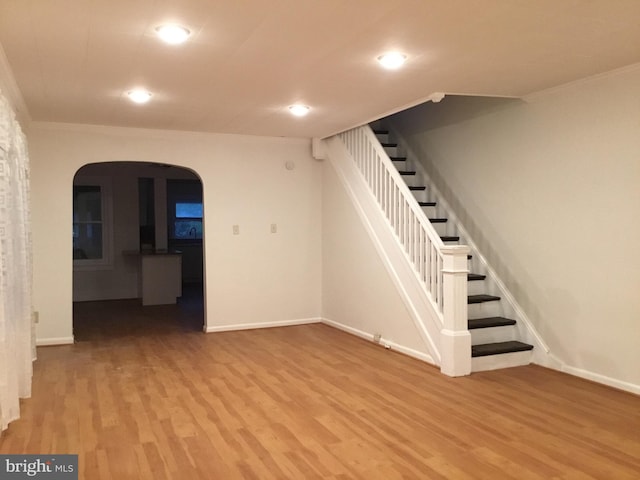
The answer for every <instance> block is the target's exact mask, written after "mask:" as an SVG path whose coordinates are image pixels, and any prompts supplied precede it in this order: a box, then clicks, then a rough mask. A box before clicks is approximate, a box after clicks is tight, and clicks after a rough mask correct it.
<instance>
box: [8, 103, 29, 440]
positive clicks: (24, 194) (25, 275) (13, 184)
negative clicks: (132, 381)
mask: <svg viewBox="0 0 640 480" xmlns="http://www.w3.org/2000/svg"><path fill="white" fill-rule="evenodd" d="M29 213H30V211H29V158H28V154H27V146H26V140H25V137H24V135H23V133H22V130H21V129H20V125H19V124H18V122H17V121H16V119H15V115H14V113H13V110H12V109H11V106H10V104H9V102H8V101H7V100H6V98H5V97H4V96H3V95H2V92H1V91H0V262H1V266H0V432H1V431H2V430H5V429H6V428H7V426H8V425H9V422H11V421H13V420H16V419H17V418H19V417H20V398H26V397H29V396H30V395H31V377H32V372H33V370H32V361H33V352H34V339H33V329H32V304H31V285H32V280H31V229H30V218H29Z"/></svg>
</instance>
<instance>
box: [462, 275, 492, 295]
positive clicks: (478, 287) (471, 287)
mask: <svg viewBox="0 0 640 480" xmlns="http://www.w3.org/2000/svg"><path fill="white" fill-rule="evenodd" d="M473 273H478V272H473ZM487 283H488V282H487V281H486V280H474V281H473V282H467V295H482V294H483V293H487Z"/></svg>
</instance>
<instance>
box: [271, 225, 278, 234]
mask: <svg viewBox="0 0 640 480" xmlns="http://www.w3.org/2000/svg"><path fill="white" fill-rule="evenodd" d="M271 233H278V225H276V224H275V223H272V224H271Z"/></svg>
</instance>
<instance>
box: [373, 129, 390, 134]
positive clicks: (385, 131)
mask: <svg viewBox="0 0 640 480" xmlns="http://www.w3.org/2000/svg"><path fill="white" fill-rule="evenodd" d="M373 133H375V134H376V135H388V134H389V130H379V129H376V130H374V131H373Z"/></svg>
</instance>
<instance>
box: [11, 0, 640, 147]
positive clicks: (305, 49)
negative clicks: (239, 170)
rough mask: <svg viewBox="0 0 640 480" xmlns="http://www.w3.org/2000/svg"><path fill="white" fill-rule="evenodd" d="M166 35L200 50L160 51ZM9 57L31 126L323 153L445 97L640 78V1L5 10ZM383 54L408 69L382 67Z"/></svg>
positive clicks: (216, 1) (246, 0)
mask: <svg viewBox="0 0 640 480" xmlns="http://www.w3.org/2000/svg"><path fill="white" fill-rule="evenodd" d="M165 21H176V22H179V23H181V24H184V25H186V26H188V27H189V28H190V29H191V30H192V32H193V35H192V36H191V38H190V40H189V41H188V42H187V43H185V44H183V45H181V46H167V45H165V44H163V43H161V42H160V41H158V39H157V38H156V36H155V35H154V27H156V26H157V25H158V24H160V23H163V22H165ZM0 44H1V45H2V47H3V49H4V53H5V55H6V60H7V61H8V64H9V68H10V70H11V71H12V72H13V76H14V78H15V81H16V83H17V85H18V87H19V91H20V92H21V94H22V99H23V101H24V104H25V105H26V109H27V110H28V113H27V115H28V118H30V119H31V120H33V121H46V122H67V123H81V124H95V125H114V126H124V127H142V128H157V129H172V130H189V131H205V132H220V133H234V134H251V135H273V136H290V137H324V136H327V135H330V134H333V133H336V132H339V131H342V130H345V129H348V128H350V127H353V126H355V125H359V124H362V123H365V122H367V121H370V120H373V119H375V118H379V117H381V116H384V115H386V114H390V113H394V112H396V111H399V110H401V109H403V108H406V107H409V106H412V105H415V104H418V103H421V102H423V101H425V100H426V99H428V97H429V96H430V95H431V94H433V93H435V92H446V93H453V94H473V95H489V96H514V97H521V96H524V95H527V94H530V93H533V92H536V91H540V90H543V89H546V88H549V87H553V86H556V85H560V84H563V83H567V82H570V81H573V80H576V79H580V78H584V77H587V76H591V75H594V74H598V73H601V72H606V71H609V70H612V69H615V68H618V67H622V66H626V65H630V64H633V63H638V62H640V1H639V0H181V1H170V0H55V1H46V0H0ZM388 50H400V51H402V52H404V53H406V54H407V55H408V61H407V63H406V64H405V67H404V68H402V69H401V70H397V71H386V70H382V69H381V68H380V67H379V66H378V65H377V62H376V57H377V56H378V55H380V54H381V53H383V52H385V51H388ZM0 53H1V52H0ZM136 86H143V87H146V88H148V89H149V90H150V91H152V92H153V94H154V96H153V98H152V101H151V102H149V103H148V104H145V105H135V104H133V103H131V102H130V101H129V100H128V99H127V98H126V96H125V93H126V92H127V91H128V90H130V89H131V88H133V87H136ZM296 102H301V103H305V104H308V105H310V106H311V107H312V110H311V113H310V114H309V115H308V116H306V117H304V118H296V117H293V116H291V115H290V114H289V112H288V111H287V106H288V105H290V104H292V103H296Z"/></svg>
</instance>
